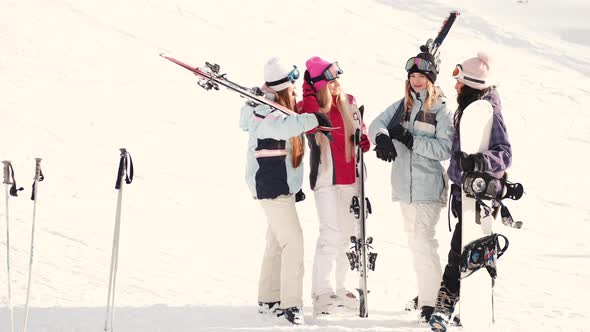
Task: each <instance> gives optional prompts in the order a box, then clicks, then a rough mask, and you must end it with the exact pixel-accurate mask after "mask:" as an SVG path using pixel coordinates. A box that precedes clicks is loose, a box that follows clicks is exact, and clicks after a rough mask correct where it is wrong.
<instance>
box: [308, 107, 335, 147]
mask: <svg viewBox="0 0 590 332" xmlns="http://www.w3.org/2000/svg"><path fill="white" fill-rule="evenodd" d="M311 114H313V115H315V117H316V119H317V120H318V127H332V122H330V119H328V116H327V115H326V114H324V113H321V112H315V113H311ZM319 131H321V132H322V134H324V135H326V137H328V139H329V140H330V141H332V140H333V138H332V134H331V133H330V132H329V131H328V130H321V129H319Z"/></svg>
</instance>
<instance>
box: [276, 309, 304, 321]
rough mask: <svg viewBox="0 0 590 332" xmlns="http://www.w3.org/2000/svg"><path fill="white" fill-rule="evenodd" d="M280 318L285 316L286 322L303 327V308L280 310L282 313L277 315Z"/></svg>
mask: <svg viewBox="0 0 590 332" xmlns="http://www.w3.org/2000/svg"><path fill="white" fill-rule="evenodd" d="M280 316H285V318H286V319H287V321H289V323H291V324H293V325H303V323H304V319H303V308H298V307H291V308H286V309H282V313H281V314H279V317H280Z"/></svg>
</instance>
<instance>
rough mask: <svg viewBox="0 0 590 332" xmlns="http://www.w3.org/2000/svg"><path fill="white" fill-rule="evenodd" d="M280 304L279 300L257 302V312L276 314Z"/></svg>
mask: <svg viewBox="0 0 590 332" xmlns="http://www.w3.org/2000/svg"><path fill="white" fill-rule="evenodd" d="M280 306H281V301H275V302H258V313H259V314H272V315H277V314H278V312H277V311H279V310H280V309H279V307H280Z"/></svg>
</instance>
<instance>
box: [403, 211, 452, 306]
mask: <svg viewBox="0 0 590 332" xmlns="http://www.w3.org/2000/svg"><path fill="white" fill-rule="evenodd" d="M400 205H401V211H402V215H403V218H404V230H405V231H406V235H407V237H408V245H409V247H410V251H411V253H412V260H413V263H414V271H415V272H416V279H417V282H418V301H419V302H418V308H421V307H422V306H431V307H434V306H435V303H436V296H437V294H438V289H439V288H440V281H441V276H442V270H441V265H440V257H439V256H438V252H437V249H438V241H437V240H436V239H435V238H434V235H435V230H436V224H437V222H438V220H439V217H440V211H441V209H442V206H441V204H440V203H411V204H406V203H400Z"/></svg>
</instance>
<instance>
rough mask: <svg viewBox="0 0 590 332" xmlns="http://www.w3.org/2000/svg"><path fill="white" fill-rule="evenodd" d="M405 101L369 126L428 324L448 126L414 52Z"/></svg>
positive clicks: (432, 71)
mask: <svg viewBox="0 0 590 332" xmlns="http://www.w3.org/2000/svg"><path fill="white" fill-rule="evenodd" d="M406 71H407V73H408V80H407V81H406V86H405V96H404V98H402V99H401V100H398V101H396V102H395V103H393V104H392V105H391V106H389V107H388V108H387V109H385V111H383V113H381V114H380V115H379V116H377V118H375V120H374V121H373V122H372V123H371V125H370V126H369V136H370V137H371V140H372V141H373V142H375V143H376V147H375V151H376V152H377V157H378V158H379V159H382V160H384V161H387V162H393V164H392V167H391V187H392V200H393V201H394V202H400V208H401V212H402V217H403V220H404V230H405V231H406V235H407V239H408V245H409V248H410V251H411V253H412V260H413V265H414V272H415V273H416V279H417V284H418V306H417V307H418V308H421V313H420V319H421V320H422V321H423V322H428V320H429V319H430V315H431V314H432V312H433V310H434V306H435V301H436V295H437V291H438V288H439V285H440V276H441V274H442V271H441V264H440V258H439V255H438V252H437V249H438V241H437V240H436V238H435V229H436V224H437V222H438V220H439V217H440V212H441V209H442V208H443V207H444V206H445V205H446V195H447V179H446V176H445V170H444V168H443V166H442V163H441V162H442V161H443V160H446V159H449V158H450V157H451V143H452V138H453V126H452V123H451V115H450V113H449V112H448V111H447V107H446V103H445V101H444V99H443V95H442V92H441V91H440V89H439V88H438V87H435V86H434V83H435V82H436V77H437V73H438V67H437V64H436V60H435V58H434V57H433V56H432V55H431V54H430V53H428V52H423V53H419V54H418V55H416V56H415V57H412V58H410V59H408V61H407V63H406Z"/></svg>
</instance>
